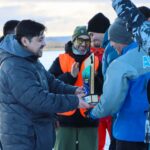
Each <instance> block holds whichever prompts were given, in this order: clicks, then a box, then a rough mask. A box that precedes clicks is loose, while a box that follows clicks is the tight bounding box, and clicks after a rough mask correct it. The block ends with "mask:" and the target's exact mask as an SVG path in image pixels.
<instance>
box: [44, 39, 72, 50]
mask: <svg viewBox="0 0 150 150" xmlns="http://www.w3.org/2000/svg"><path fill="white" fill-rule="evenodd" d="M70 40H71V36H56V37H46V44H47V45H46V47H45V48H44V50H51V49H53V50H55V49H56V50H59V49H61V50H62V49H64V47H65V44H66V43H67V42H68V41H70Z"/></svg>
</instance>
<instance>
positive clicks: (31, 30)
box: [16, 20, 46, 44]
mask: <svg viewBox="0 0 150 150" xmlns="http://www.w3.org/2000/svg"><path fill="white" fill-rule="evenodd" d="M45 29H46V27H45V26H44V25H43V24H41V23H38V22H35V21H33V20H22V21H21V22H20V23H19V24H18V25H17V28H16V39H17V40H18V42H19V43H20V44H22V43H21V38H22V37H27V38H28V39H32V38H33V37H34V36H39V35H40V34H41V32H42V31H43V32H44V30H45Z"/></svg>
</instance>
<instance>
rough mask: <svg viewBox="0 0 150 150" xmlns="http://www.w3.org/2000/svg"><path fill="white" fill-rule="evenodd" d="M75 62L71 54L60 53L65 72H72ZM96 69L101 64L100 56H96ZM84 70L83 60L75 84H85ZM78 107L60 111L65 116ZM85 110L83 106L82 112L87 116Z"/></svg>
mask: <svg viewBox="0 0 150 150" xmlns="http://www.w3.org/2000/svg"><path fill="white" fill-rule="evenodd" d="M73 63H75V59H74V58H72V57H71V56H70V55H69V54H66V53H65V54H60V55H59V64H60V67H61V70H62V72H63V73H66V72H71V67H72V65H73ZM94 66H95V71H97V70H98V66H99V60H98V57H96V56H95V64H94ZM83 70H84V61H83V62H82V64H81V68H80V71H79V73H78V76H77V80H76V82H75V84H74V85H75V86H82V85H83V80H82V71H83ZM75 111H76V109H74V110H72V111H68V112H64V113H59V114H61V115H64V116H71V115H73V114H74V113H75ZM85 111H86V109H84V108H82V109H80V113H81V115H82V116H83V117H85V114H84V113H85Z"/></svg>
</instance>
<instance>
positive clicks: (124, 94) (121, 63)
mask: <svg viewBox="0 0 150 150" xmlns="http://www.w3.org/2000/svg"><path fill="white" fill-rule="evenodd" d="M108 35H109V40H110V44H111V45H112V46H113V47H114V48H115V49H116V50H117V52H118V54H119V55H122V54H124V55H122V56H120V57H118V58H117V59H115V61H113V62H112V63H111V64H110V65H109V67H108V69H107V72H106V80H105V82H104V86H103V94H102V95H101V100H100V102H101V103H98V104H97V106H96V107H94V109H93V110H92V111H91V112H90V116H91V117H92V118H102V117H105V116H108V115H114V114H116V119H115V122H114V125H113V136H114V137H115V139H116V150H147V144H145V143H144V137H145V135H146V137H148V136H147V135H148V132H146V133H145V122H146V116H147V115H146V112H147V111H148V108H149V104H148V98H147V84H148V80H149V78H150V67H144V66H143V58H145V57H146V52H145V51H143V50H142V48H141V47H138V46H136V45H137V44H136V43H134V42H133V38H132V34H131V33H129V31H127V29H126V22H124V21H123V20H122V19H120V18H117V19H116V20H115V22H114V23H113V24H112V25H111V26H110V28H109V31H108ZM139 48H140V49H139ZM112 97H113V99H111V101H110V98H112ZM146 127H147V126H146ZM146 131H147V128H146ZM148 138H149V137H148Z"/></svg>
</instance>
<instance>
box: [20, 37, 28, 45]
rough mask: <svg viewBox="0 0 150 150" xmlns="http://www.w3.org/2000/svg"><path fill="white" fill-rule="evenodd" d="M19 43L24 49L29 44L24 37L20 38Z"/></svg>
mask: <svg viewBox="0 0 150 150" xmlns="http://www.w3.org/2000/svg"><path fill="white" fill-rule="evenodd" d="M21 43H22V45H23V46H24V47H27V46H28V45H29V43H30V41H29V39H27V38H26V37H22V38H21Z"/></svg>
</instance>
